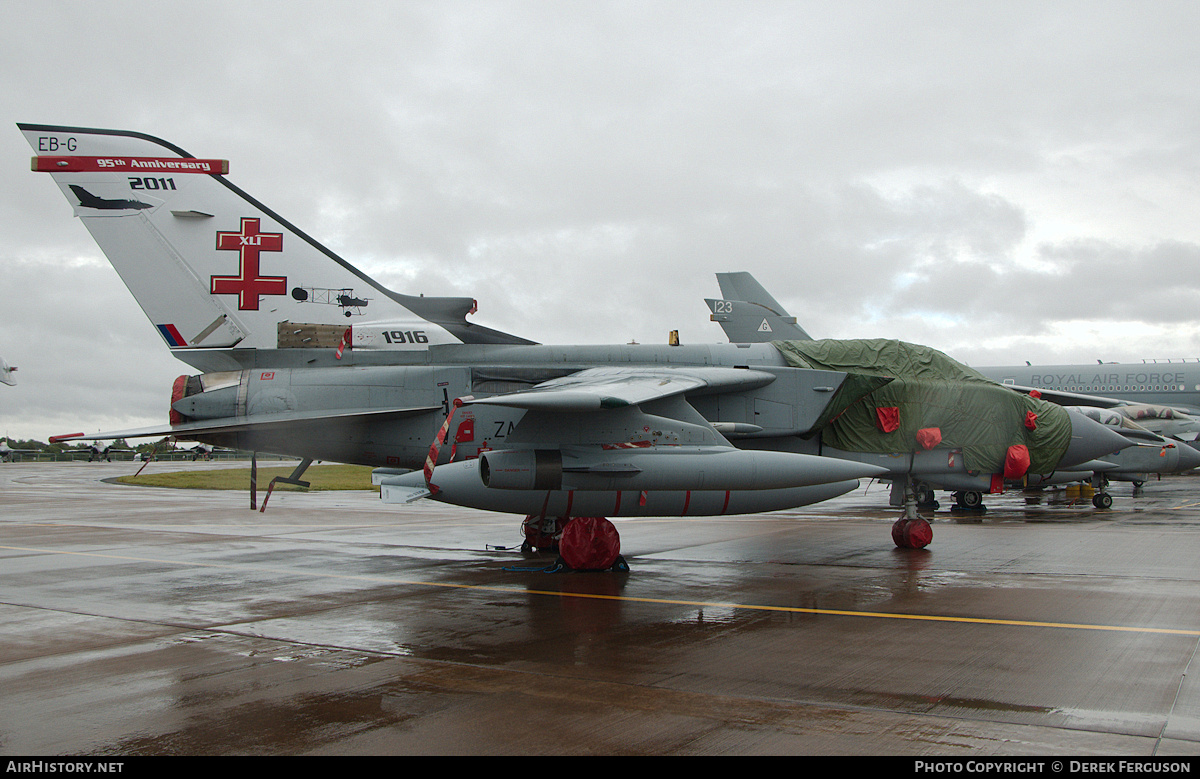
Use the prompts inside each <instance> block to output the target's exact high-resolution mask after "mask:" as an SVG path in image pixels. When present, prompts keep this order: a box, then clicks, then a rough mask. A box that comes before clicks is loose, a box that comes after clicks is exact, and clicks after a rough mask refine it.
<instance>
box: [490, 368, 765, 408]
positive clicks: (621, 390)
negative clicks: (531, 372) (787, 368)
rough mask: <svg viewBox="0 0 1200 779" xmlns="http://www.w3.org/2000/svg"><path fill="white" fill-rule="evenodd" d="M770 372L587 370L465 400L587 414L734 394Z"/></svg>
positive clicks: (758, 384) (758, 382)
mask: <svg viewBox="0 0 1200 779" xmlns="http://www.w3.org/2000/svg"><path fill="white" fill-rule="evenodd" d="M774 380H775V377H774V376H773V375H772V374H770V373H765V372H763V371H754V370H748V369H742V368H702V367H692V368H666V367H664V368H589V369H587V370H583V371H579V372H578V373H573V374H571V375H570V376H564V377H562V378H560V379H552V380H550V381H547V382H543V383H541V384H539V385H537V386H536V387H534V388H533V389H531V390H527V391H524V392H514V393H510V394H507V395H497V396H496V397H491V398H479V399H475V400H471V401H467V405H470V404H487V405H497V406H509V407H512V408H523V409H526V410H530V411H534V410H540V411H561V412H588V411H599V410H601V409H616V408H623V407H626V406H637V405H641V404H643V403H649V402H652V401H655V400H662V399H665V398H669V397H673V396H677V395H682V394H683V393H685V392H699V391H706V392H737V391H741V390H751V389H757V388H759V387H764V386H766V385H767V384H770V383H771V382H772V381H774Z"/></svg>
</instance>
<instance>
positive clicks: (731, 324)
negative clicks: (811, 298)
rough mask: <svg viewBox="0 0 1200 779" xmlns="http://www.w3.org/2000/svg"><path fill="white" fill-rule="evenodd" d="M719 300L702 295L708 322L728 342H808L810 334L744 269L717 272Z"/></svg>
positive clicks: (810, 337) (810, 338)
mask: <svg viewBox="0 0 1200 779" xmlns="http://www.w3.org/2000/svg"><path fill="white" fill-rule="evenodd" d="M717 283H718V284H720V285H721V294H722V295H723V296H724V299H723V300H713V299H712V298H706V299H705V301H704V302H705V303H707V304H708V308H709V310H710V311H712V316H711V317H710V318H711V319H712V321H714V322H716V323H717V324H719V325H720V326H721V329H722V330H724V331H725V337H726V338H728V339H729V340H730V341H731V342H732V343H765V342H767V341H779V340H799V341H811V340H812V336H810V335H809V334H808V333H806V332H804V328H802V327H800V326H799V325H798V324H796V318H795V317H794V316H790V315H788V313H787V311H785V310H784V309H783V306H781V305H779V303H778V302H777V301H776V300H775V298H773V297H771V294H770V293H769V292H767V291H766V290H765V289H764V288H763V286H762V285H761V284H759V283H758V281H757V280H756V279H755V278H754V277H753V276H751V275H750V274H749V273H746V272H745V271H741V272H738V273H718V274H717Z"/></svg>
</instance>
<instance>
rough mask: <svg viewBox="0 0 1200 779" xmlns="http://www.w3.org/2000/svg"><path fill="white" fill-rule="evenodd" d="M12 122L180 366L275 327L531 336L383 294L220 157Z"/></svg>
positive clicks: (273, 334) (399, 343)
mask: <svg viewBox="0 0 1200 779" xmlns="http://www.w3.org/2000/svg"><path fill="white" fill-rule="evenodd" d="M18 127H19V128H20V130H21V132H22V133H23V134H24V135H25V138H26V140H27V141H28V142H29V144H30V145H31V146H32V147H33V149H34V151H35V152H36V153H37V156H36V157H34V158H33V169H34V170H35V171H41V172H45V173H49V174H50V176H51V177H52V178H53V179H54V181H55V183H57V184H58V185H59V188H60V189H61V190H62V192H63V194H64V195H65V196H66V198H67V201H68V202H70V203H71V205H72V207H73V208H74V210H75V215H76V216H78V217H79V218H80V219H81V220H82V221H83V223H84V225H85V226H86V227H87V229H88V231H89V232H90V233H91V234H92V237H93V238H94V239H95V240H96V242H97V243H98V244H99V245H100V248H101V249H102V250H103V251H104V253H105V255H106V256H107V257H108V259H109V261H110V262H111V263H112V265H113V267H114V268H115V269H116V270H117V273H118V274H120V276H121V279H122V281H124V282H125V285H126V286H127V287H128V288H129V290H130V292H132V293H133V296H134V297H135V298H136V299H137V302H138V304H139V305H140V306H141V307H142V310H143V311H144V312H145V313H146V316H147V317H149V319H150V321H151V322H152V323H153V324H154V326H155V327H156V329H157V330H158V332H159V334H160V335H161V336H162V338H163V340H164V341H166V343H167V346H168V347H170V349H171V350H172V352H173V353H175V354H176V356H178V357H180V358H181V359H184V360H185V361H188V357H187V353H188V352H189V351H194V350H210V349H229V348H233V347H237V348H239V349H241V348H254V349H275V348H279V346H280V344H279V337H280V336H279V333H280V331H281V330H282V329H284V328H280V327H279V324H280V323H281V322H289V323H303V324H308V325H316V326H324V327H326V328H328V327H330V326H334V325H337V326H340V327H341V328H347V327H352V326H353V327H356V328H359V329H360V330H361V332H362V336H363V337H364V338H366V339H367V340H369V341H370V342H371V344H372V345H371V347H370V348H380V347H386V348H393V349H408V350H415V349H428V348H429V346H431V345H434V344H439V343H530V342H529V341H527V340H525V339H523V338H518V337H516V336H512V335H508V334H506V333H500V332H498V331H495V330H490V329H488V328H486V327H481V326H479V325H475V324H472V323H469V322H467V321H466V316H467V315H468V314H470V313H474V310H475V301H474V300H472V299H471V298H466V297H423V296H421V297H417V296H412V295H402V294H399V293H396V292H392V291H391V290H389V289H387V288H385V287H384V286H382V285H381V284H379V283H378V282H377V281H375V280H374V279H372V278H370V277H369V276H367V275H366V274H365V273H363V272H362V271H360V270H359V269H357V268H355V267H354V266H353V265H350V264H349V263H348V262H346V261H345V260H343V259H342V258H341V257H339V256H337V255H336V254H335V253H333V252H332V251H330V250H329V249H327V248H326V247H324V246H322V245H321V244H319V243H317V242H316V241H315V240H313V239H312V238H311V237H309V236H308V235H306V234H305V233H303V232H301V231H300V230H299V229H298V228H296V227H295V226H294V225H292V224H291V223H289V222H288V221H286V220H285V219H283V218H282V217H280V216H279V215H278V214H276V213H275V212H274V211H272V210H270V209H269V208H267V207H266V206H265V205H263V204H262V203H260V202H259V201H258V200H256V199H254V198H253V197H251V196H250V195H248V194H247V193H245V192H244V191H242V190H241V189H239V188H238V187H237V186H235V185H234V184H232V183H231V182H230V181H229V180H228V179H227V178H226V176H225V174H226V173H228V170H229V165H228V162H226V161H224V160H218V159H197V158H196V157H193V156H192V155H191V154H188V153H187V152H186V151H184V150H183V149H181V148H179V147H178V146H175V145H174V144H171V143H168V142H167V141H163V140H161V139H158V138H154V137H152V136H149V135H144V134H141V133H134V132H128V131H119V130H96V129H88V128H77V127H57V126H48V125H32V124H19V125H18ZM355 336H356V337H358V336H359V330H356V332H355ZM389 336H395V337H394V338H393V337H389Z"/></svg>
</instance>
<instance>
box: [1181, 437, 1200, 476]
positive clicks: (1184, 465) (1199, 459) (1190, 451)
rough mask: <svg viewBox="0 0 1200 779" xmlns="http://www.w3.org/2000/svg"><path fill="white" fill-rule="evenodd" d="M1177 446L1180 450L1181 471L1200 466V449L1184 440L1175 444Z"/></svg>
mask: <svg viewBox="0 0 1200 779" xmlns="http://www.w3.org/2000/svg"><path fill="white" fill-rule="evenodd" d="M1175 448H1176V449H1178V450H1179V470H1180V471H1181V472H1182V471H1190V470H1192V469H1193V468H1200V451H1196V449H1195V448H1194V447H1191V446H1188V445H1187V444H1186V443H1184V442H1183V441H1180V442H1179V443H1177V444H1175Z"/></svg>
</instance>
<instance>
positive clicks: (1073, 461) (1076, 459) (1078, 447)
mask: <svg viewBox="0 0 1200 779" xmlns="http://www.w3.org/2000/svg"><path fill="white" fill-rule="evenodd" d="M1067 417H1068V418H1069V419H1070V420H1071V443H1070V445H1068V446H1067V451H1066V452H1065V453H1064V454H1063V456H1062V459H1061V460H1059V461H1058V465H1059V467H1060V468H1069V467H1070V466H1072V465H1080V464H1081V463H1085V462H1087V461H1088V460H1102V459H1104V455H1106V454H1112V453H1113V452H1117V451H1120V450H1121V449H1125V448H1127V447H1130V446H1133V445H1134V443H1133V442H1132V441H1129V440H1127V439H1126V438H1125V437H1124V436H1123V435H1121V434H1120V433H1118V432H1116V431H1115V430H1113V429H1112V428H1109V427H1105V426H1104V425H1102V424H1100V423H1099V422H1096V421H1095V420H1093V419H1089V418H1087V417H1085V416H1084V415H1083V414H1081V413H1079V412H1078V411H1075V410H1074V409H1070V408H1068V409H1067Z"/></svg>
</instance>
